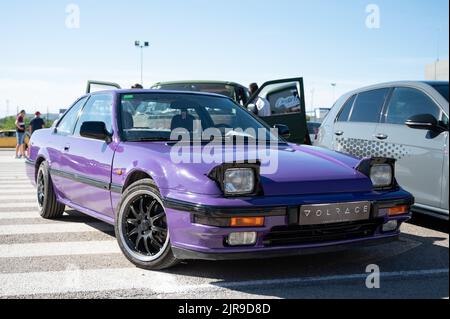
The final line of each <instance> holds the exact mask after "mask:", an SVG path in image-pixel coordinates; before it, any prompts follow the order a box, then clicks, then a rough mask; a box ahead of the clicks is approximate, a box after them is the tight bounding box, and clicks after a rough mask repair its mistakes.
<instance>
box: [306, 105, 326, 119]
mask: <svg viewBox="0 0 450 319" xmlns="http://www.w3.org/2000/svg"><path fill="white" fill-rule="evenodd" d="M329 112H330V108H325V107H319V108H315V109H314V111H308V112H306V115H307V116H308V117H309V121H311V122H319V123H320V122H322V121H323V119H324V118H325V117H326V116H327V115H328V113H329Z"/></svg>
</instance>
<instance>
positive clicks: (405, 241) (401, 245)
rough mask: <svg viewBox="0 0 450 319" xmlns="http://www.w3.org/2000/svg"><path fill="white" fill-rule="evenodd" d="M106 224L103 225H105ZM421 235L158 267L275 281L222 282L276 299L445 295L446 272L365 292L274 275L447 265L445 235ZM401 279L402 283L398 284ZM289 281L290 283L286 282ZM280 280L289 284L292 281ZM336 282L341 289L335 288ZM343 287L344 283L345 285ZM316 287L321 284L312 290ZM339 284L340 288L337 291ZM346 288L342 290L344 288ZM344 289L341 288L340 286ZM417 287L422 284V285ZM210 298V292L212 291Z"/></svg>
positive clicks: (442, 226) (427, 223) (436, 223)
mask: <svg viewBox="0 0 450 319" xmlns="http://www.w3.org/2000/svg"><path fill="white" fill-rule="evenodd" d="M67 214H68V216H67V215H65V216H64V217H62V218H61V219H60V221H63V222H69V223H85V224H87V225H90V226H92V227H94V228H96V229H98V230H99V231H101V232H103V233H105V234H107V235H110V236H112V237H113V236H114V232H113V227H112V226H111V230H110V231H109V230H107V231H105V229H104V227H99V225H101V224H99V222H98V221H97V220H96V219H93V218H91V217H88V216H85V215H83V214H81V213H79V212H76V211H68V212H67ZM410 223H411V224H413V225H417V226H420V227H425V228H430V229H433V230H436V231H440V232H443V233H444V234H448V222H445V221H444V222H443V221H441V220H436V219H434V218H430V217H428V216H423V215H418V216H415V217H414V218H413V219H412V221H411V222H410ZM107 228H108V227H107ZM444 234H442V236H441V237H423V236H416V235H411V234H402V237H401V240H400V241H397V242H394V243H391V244H385V245H380V246H373V247H368V248H356V249H351V250H348V251H340V252H334V253H327V254H318V255H307V256H298V257H289V258H273V259H262V260H240V261H216V262H214V261H184V262H182V263H181V264H180V265H179V266H177V267H174V268H172V269H170V270H166V271H163V273H166V274H173V275H179V276H187V277H193V278H208V279H212V280H213V281H214V282H217V286H219V287H220V286H221V285H225V286H226V285H227V283H236V282H240V281H246V282H248V281H252V280H258V281H259V280H275V282H274V283H273V284H272V285H269V288H268V287H267V286H264V289H262V288H261V287H259V288H258V287H256V286H253V287H252V286H251V285H249V286H247V285H245V286H239V285H238V286H234V285H232V286H231V287H227V288H228V289H229V290H231V291H236V292H241V293H248V294H258V295H266V296H268V297H275V298H314V296H315V295H314V294H315V293H317V294H319V295H318V298H319V297H320V298H383V297H384V296H393V297H396V298H446V297H448V294H449V293H448V274H447V275H446V278H447V279H446V280H442V277H445V276H444V275H443V276H441V277H436V278H439V279H440V281H439V282H438V283H436V282H434V280H436V278H434V277H432V278H431V279H429V280H428V278H425V279H423V278H422V281H425V282H426V281H429V285H431V286H430V287H428V288H427V287H423V290H420V289H419V290H417V289H418V287H410V285H414V284H415V283H417V282H419V283H420V284H422V281H420V278H419V279H417V278H406V279H405V278H400V279H397V280H389V281H387V282H388V283H387V284H386V286H385V287H383V288H384V289H381V290H376V291H369V289H367V288H366V287H365V280H361V279H357V280H356V281H355V280H351V281H347V282H346V281H338V282H335V281H330V282H322V281H321V282H315V283H309V284H304V283H303V284H295V287H298V288H300V289H283V284H276V280H280V279H281V280H282V279H290V278H310V277H314V278H319V277H329V276H341V275H352V274H364V273H365V272H366V267H367V266H368V265H370V264H377V265H379V266H380V267H381V269H382V272H398V271H416V270H428V269H445V268H448V264H449V262H448V261H449V255H448V252H449V249H448V247H445V246H443V245H439V242H442V241H445V240H447V238H448V236H445V235H444ZM400 282H401V283H402V284H400ZM289 285H290V286H289ZM289 285H284V287H285V288H292V284H289ZM339 287H340V288H339ZM345 287H347V288H345ZM318 288H321V289H320V290H319V291H317V289H318ZM338 288H339V291H338V290H336V289H338ZM344 288H345V289H344ZM343 289H344V290H343ZM421 289H422V288H421ZM211 298H214V296H211Z"/></svg>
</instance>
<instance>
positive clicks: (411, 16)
mask: <svg viewBox="0 0 450 319" xmlns="http://www.w3.org/2000/svg"><path fill="white" fill-rule="evenodd" d="M70 3H73V4H76V5H77V6H78V7H79V8H80V28H79V29H69V28H67V27H66V23H65V21H66V18H67V15H68V14H67V13H66V7H67V5H69V4H70ZM371 3H373V4H376V5H377V6H378V7H379V9H380V28H378V29H369V28H367V26H366V19H367V16H368V15H369V14H368V13H366V7H367V5H369V4H371ZM448 10H449V2H448V0H433V1H423V0H395V1H392V0H367V1H364V0H314V1H313V0H278V1H273V0H270V1H269V0H259V1H258V0H228V1H214V0H210V1H207V0H165V1H161V0H135V1H111V0H109V1H107V0H96V1H88V0H72V1H60V0H40V1H31V0H29V1H24V0H16V1H8V2H7V1H1V2H0V30H1V31H0V117H1V116H3V115H4V114H5V113H6V100H9V106H10V107H9V109H10V113H13V112H15V110H16V106H18V107H19V108H22V107H25V108H26V109H27V111H29V112H32V111H34V110H35V109H36V108H38V109H40V110H41V111H46V109H47V108H49V109H50V110H51V111H54V110H57V109H58V108H60V107H65V106H67V105H69V104H71V102H73V100H75V99H76V98H77V96H79V95H81V94H82V93H83V91H84V89H85V82H86V81H87V80H88V79H98V80H110V81H116V82H119V83H120V84H121V85H123V86H124V87H128V86H130V85H131V84H133V83H136V82H139V80H140V74H139V52H138V50H137V49H136V48H134V46H133V43H134V40H140V39H142V40H148V41H149V42H150V43H151V47H150V48H149V49H147V50H146V51H145V62H146V63H145V83H146V86H150V85H151V84H153V83H155V82H157V81H165V80H183V79H211V80H230V81H236V82H240V83H242V84H248V83H249V82H253V81H258V82H264V81H266V80H271V79H276V78H282V77H291V76H303V77H304V78H305V82H306V94H307V104H308V106H310V104H311V103H312V99H313V98H314V104H315V105H316V106H329V105H330V104H332V103H333V100H334V97H336V98H337V97H338V96H339V95H340V94H342V93H344V92H346V91H348V90H351V89H354V88H357V87H359V86H362V85H366V84H372V83H376V82H380V81H390V80H403V79H408V80H409V79H411V80H420V79H423V77H424V67H425V64H427V63H432V62H433V61H434V60H435V59H436V57H437V51H438V50H437V47H438V45H437V43H438V41H439V43H440V57H441V59H448V47H449V43H448V39H449V16H448ZM334 82H335V83H337V88H336V93H334V92H333V89H332V88H331V85H330V83H334ZM313 90H314V94H313V95H312V91H313Z"/></svg>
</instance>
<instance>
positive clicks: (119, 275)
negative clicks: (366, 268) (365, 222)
mask: <svg viewBox="0 0 450 319" xmlns="http://www.w3.org/2000/svg"><path fill="white" fill-rule="evenodd" d="M448 272H449V270H448V269H431V270H419V271H404V272H391V273H382V274H381V278H382V279H389V278H401V279H403V278H410V277H428V276H436V275H445V274H448ZM366 278H367V274H354V275H342V276H329V277H312V278H289V279H275V280H255V281H242V282H213V281H211V280H210V279H204V280H203V281H204V283H200V284H196V285H191V284H188V285H186V284H183V282H182V281H183V280H186V279H185V278H182V276H181V275H172V274H165V273H160V272H151V271H145V270H140V269H137V268H124V269H100V270H73V269H72V270H69V271H62V272H40V273H25V274H23V273H22V274H0V282H1V283H2V285H1V286H0V297H7V296H29V295H34V294H64V293H74V292H94V291H96V292H101V291H109V290H133V289H147V290H150V291H152V292H154V293H160V294H171V293H187V292H191V291H195V292H197V293H198V292H199V291H209V290H212V291H214V290H220V289H236V288H239V287H255V288H257V287H263V286H280V285H292V284H296V285H299V284H309V283H318V282H332V281H334V282H336V281H349V280H361V281H362V283H361V285H364V283H365V279H366Z"/></svg>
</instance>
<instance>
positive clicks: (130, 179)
mask: <svg viewBox="0 0 450 319" xmlns="http://www.w3.org/2000/svg"><path fill="white" fill-rule="evenodd" d="M143 179H151V180H152V181H154V182H155V180H154V178H153V177H152V176H151V175H150V174H148V173H147V172H145V171H142V170H135V171H133V172H131V173H130V174H129V175H128V176H127V179H126V181H125V184H124V185H123V189H122V192H125V191H126V190H127V189H128V188H129V187H130V186H132V185H133V184H134V183H136V182H139V181H141V180H143Z"/></svg>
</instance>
